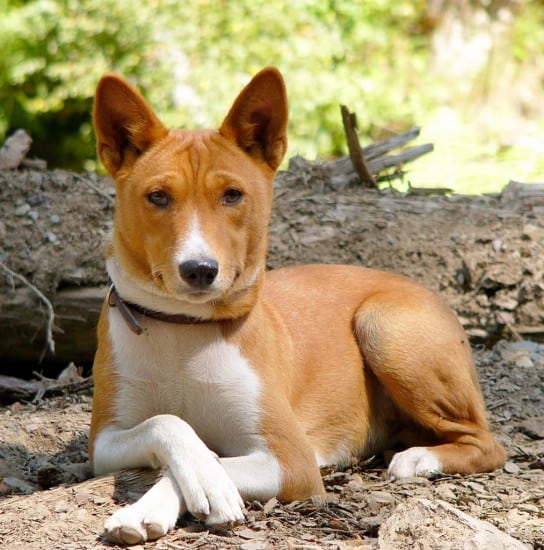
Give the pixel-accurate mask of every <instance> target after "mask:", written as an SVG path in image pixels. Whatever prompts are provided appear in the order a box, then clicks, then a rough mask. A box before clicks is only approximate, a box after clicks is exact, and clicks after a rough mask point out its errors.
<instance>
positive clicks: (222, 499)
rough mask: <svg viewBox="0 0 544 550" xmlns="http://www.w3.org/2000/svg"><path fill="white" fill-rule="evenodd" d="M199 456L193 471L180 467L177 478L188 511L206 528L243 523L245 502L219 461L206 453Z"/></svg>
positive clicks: (206, 451) (194, 463) (210, 453)
mask: <svg viewBox="0 0 544 550" xmlns="http://www.w3.org/2000/svg"><path fill="white" fill-rule="evenodd" d="M198 455H199V456H198V460H195V462H193V468H188V467H183V466H181V467H180V469H178V472H179V475H178V476H176V479H177V480H178V483H179V485H180V488H181V490H182V493H183V497H184V499H185V504H186V506H187V510H188V511H189V512H191V514H192V515H193V516H195V517H196V518H198V519H201V520H204V521H205V522H206V524H207V525H234V524H236V523H239V522H240V521H243V519H244V502H243V500H242V498H241V497H240V493H239V492H238V489H237V488H236V485H235V484H234V482H233V481H232V480H231V478H230V477H229V476H228V474H227V472H226V471H225V469H224V468H223V466H222V465H221V463H220V462H219V460H218V458H217V457H216V456H215V455H214V454H213V453H212V452H210V451H209V450H208V449H206V450H205V452H203V453H198Z"/></svg>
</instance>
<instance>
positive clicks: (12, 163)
mask: <svg viewBox="0 0 544 550" xmlns="http://www.w3.org/2000/svg"><path fill="white" fill-rule="evenodd" d="M31 145H32V138H31V137H30V136H29V135H28V134H27V133H26V132H25V131H24V130H16V131H15V132H14V133H13V134H12V135H11V136H9V137H8V139H6V141H5V143H4V145H3V146H2V148H1V149H0V170H13V169H15V168H18V167H19V165H20V164H21V162H23V160H24V158H25V157H26V154H27V153H28V151H29V150H30V146H31Z"/></svg>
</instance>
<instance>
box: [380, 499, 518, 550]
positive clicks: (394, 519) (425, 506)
mask: <svg viewBox="0 0 544 550" xmlns="http://www.w3.org/2000/svg"><path fill="white" fill-rule="evenodd" d="M437 541H440V545H439V547H440V549H441V550H449V549H451V550H459V549H466V550H469V549H474V550H480V549H482V548H493V549H494V550H501V549H504V550H507V549H508V550H518V549H519V550H522V549H524V550H525V549H527V548H528V547H527V546H525V545H524V544H523V543H521V542H520V541H518V540H516V539H514V538H512V537H511V536H509V535H507V534H506V533H504V532H503V531H500V530H499V529H497V528H496V527H495V526H493V525H491V523H488V522H487V521H482V520H479V519H476V518H473V517H472V516H469V515H468V514H465V513H464V512H461V510H458V509H457V508H455V507H453V506H451V505H450V504H448V503H446V502H443V501H441V500H437V501H434V502H431V501H430V500H427V499H423V498H421V499H417V498H414V499H410V500H408V501H406V502H405V503H403V504H399V506H397V508H395V510H394V511H393V513H392V514H391V515H390V516H389V518H388V519H387V520H386V521H385V522H384V523H383V525H382V526H381V527H380V530H379V536H378V548H380V549H381V550H392V549H393V548H394V549H405V548H406V549H408V548H419V549H421V550H433V549H435V548H438V546H437Z"/></svg>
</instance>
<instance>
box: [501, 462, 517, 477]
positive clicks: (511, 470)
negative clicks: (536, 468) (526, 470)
mask: <svg viewBox="0 0 544 550" xmlns="http://www.w3.org/2000/svg"><path fill="white" fill-rule="evenodd" d="M503 470H504V471H505V472H506V473H507V474H514V475H517V474H519V473H520V471H521V470H520V468H519V466H518V465H517V464H515V463H514V462H507V463H506V464H505V465H504V466H503Z"/></svg>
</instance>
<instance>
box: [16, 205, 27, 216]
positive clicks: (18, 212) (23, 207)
mask: <svg viewBox="0 0 544 550" xmlns="http://www.w3.org/2000/svg"><path fill="white" fill-rule="evenodd" d="M30 210H31V207H30V204H27V203H26V202H25V203H23V204H21V206H18V207H17V208H16V209H15V215H16V216H25V215H26V214H28V213H29V212H30Z"/></svg>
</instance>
